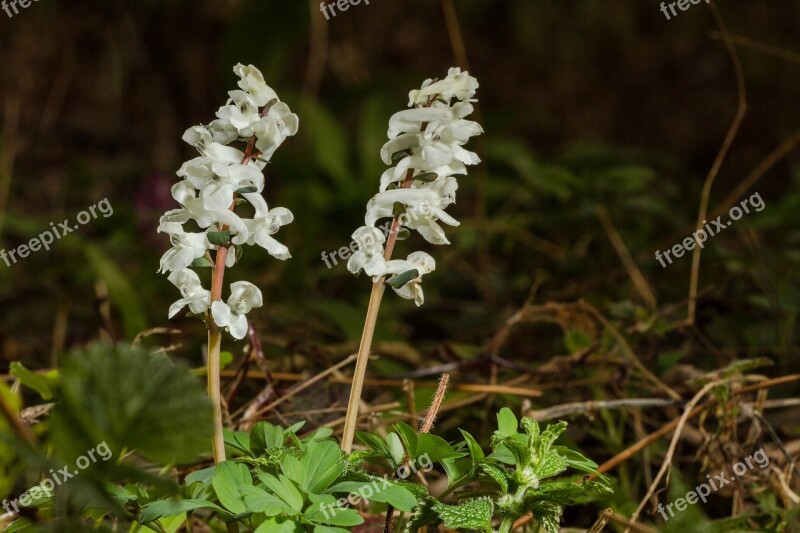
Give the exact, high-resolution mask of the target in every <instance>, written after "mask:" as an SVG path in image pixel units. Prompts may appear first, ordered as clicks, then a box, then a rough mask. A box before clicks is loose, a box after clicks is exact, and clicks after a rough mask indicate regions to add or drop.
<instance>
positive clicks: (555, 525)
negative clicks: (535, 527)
mask: <svg viewBox="0 0 800 533" xmlns="http://www.w3.org/2000/svg"><path fill="white" fill-rule="evenodd" d="M563 511H564V509H563V508H562V507H561V506H560V505H558V504H556V503H553V502H550V501H539V502H536V503H534V504H533V505H531V507H530V512H532V513H533V521H534V523H536V524H539V526H541V527H542V529H544V530H545V531H547V532H548V533H558V530H559V525H560V522H561V513H562V512H563Z"/></svg>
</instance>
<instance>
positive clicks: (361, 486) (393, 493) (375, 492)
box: [325, 478, 417, 511]
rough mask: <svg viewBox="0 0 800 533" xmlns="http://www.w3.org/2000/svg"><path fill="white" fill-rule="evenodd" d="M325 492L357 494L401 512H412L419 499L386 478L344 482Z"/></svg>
mask: <svg viewBox="0 0 800 533" xmlns="http://www.w3.org/2000/svg"><path fill="white" fill-rule="evenodd" d="M325 492H326V493H328V494H334V493H344V494H356V495H358V496H359V497H360V498H363V499H366V500H370V501H376V502H383V503H389V504H391V505H392V506H393V507H395V508H396V509H399V510H400V511H411V510H412V509H413V508H414V507H415V506H416V505H417V499H416V498H415V497H414V495H413V494H412V493H411V491H409V490H408V489H406V488H405V487H402V486H400V485H398V484H396V483H393V482H391V481H389V480H388V479H386V478H382V479H381V478H375V479H372V480H371V481H342V482H340V483H337V484H336V485H334V486H332V487H329V488H328V489H327V490H326V491H325Z"/></svg>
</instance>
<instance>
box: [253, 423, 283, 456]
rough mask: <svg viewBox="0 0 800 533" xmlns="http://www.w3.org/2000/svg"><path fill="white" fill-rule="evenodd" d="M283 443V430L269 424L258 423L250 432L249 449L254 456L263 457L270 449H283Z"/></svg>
mask: <svg viewBox="0 0 800 533" xmlns="http://www.w3.org/2000/svg"><path fill="white" fill-rule="evenodd" d="M285 441H286V437H285V436H284V431H283V429H282V428H281V427H279V426H275V425H273V424H270V423H269V422H259V423H257V424H256V425H255V426H253V428H252V429H251V430H250V449H251V450H252V451H253V453H255V454H256V455H263V454H264V453H266V451H267V450H269V449H272V448H283V443H284V442H285Z"/></svg>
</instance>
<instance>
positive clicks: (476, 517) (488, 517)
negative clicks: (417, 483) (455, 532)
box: [433, 498, 494, 531]
mask: <svg viewBox="0 0 800 533" xmlns="http://www.w3.org/2000/svg"><path fill="white" fill-rule="evenodd" d="M433 510H434V511H436V514H438V515H439V518H441V519H442V522H444V527H447V528H451V529H477V530H478V531H488V530H489V529H491V527H492V515H493V514H494V503H492V500H490V499H489V498H478V499H475V500H466V501H464V502H461V503H459V504H458V505H445V504H443V503H437V504H434V506H433Z"/></svg>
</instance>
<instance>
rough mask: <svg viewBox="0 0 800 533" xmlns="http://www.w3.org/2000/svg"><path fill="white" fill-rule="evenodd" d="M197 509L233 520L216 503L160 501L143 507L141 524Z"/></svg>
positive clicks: (230, 515)
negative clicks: (207, 510) (209, 510)
mask: <svg viewBox="0 0 800 533" xmlns="http://www.w3.org/2000/svg"><path fill="white" fill-rule="evenodd" d="M195 509H211V510H212V511H216V512H217V513H218V514H219V515H220V517H221V518H227V519H231V518H233V515H232V514H231V513H229V512H227V511H226V510H225V509H223V508H222V507H220V506H219V505H217V504H215V503H214V502H209V501H206V500H158V501H155V502H150V503H148V504H145V505H143V506H142V512H141V514H140V515H139V522H140V523H142V524H147V523H150V522H154V521H155V520H160V519H162V518H164V517H167V516H179V515H184V514H186V513H189V512H191V511H194V510H195Z"/></svg>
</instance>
